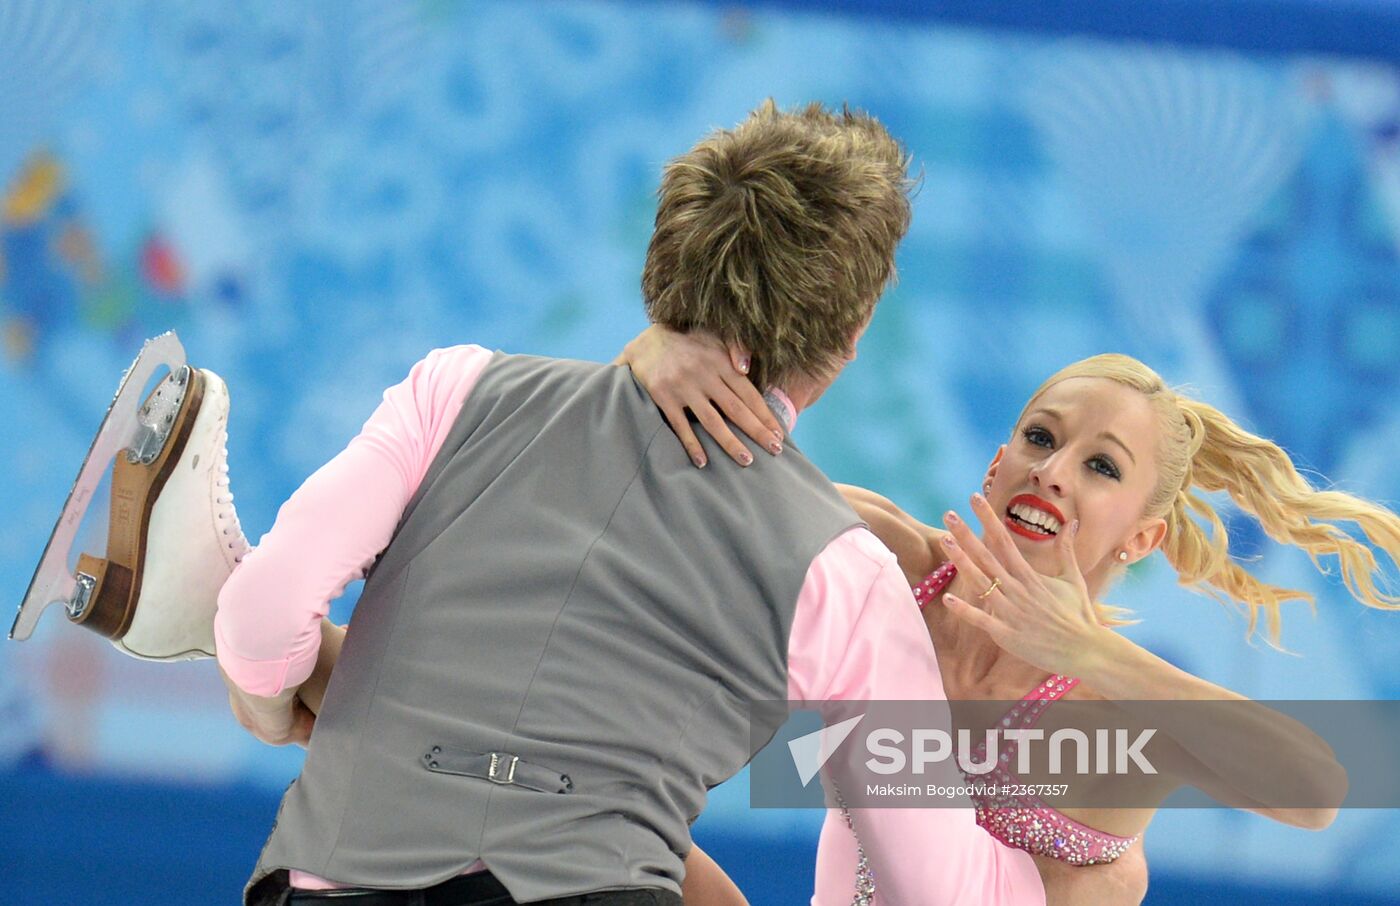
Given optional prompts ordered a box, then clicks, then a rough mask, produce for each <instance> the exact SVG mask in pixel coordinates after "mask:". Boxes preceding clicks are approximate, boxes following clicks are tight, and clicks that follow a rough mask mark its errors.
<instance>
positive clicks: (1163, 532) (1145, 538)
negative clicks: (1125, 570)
mask: <svg viewBox="0 0 1400 906" xmlns="http://www.w3.org/2000/svg"><path fill="white" fill-rule="evenodd" d="M1166 537H1167V520H1165V519H1162V518H1160V517H1158V518H1157V519H1152V520H1149V521H1147V522H1145V523H1143V524H1142V525H1141V526H1139V528H1138V530H1137V532H1135V533H1134V534H1133V536H1132V537H1131V538H1129V539H1128V540H1127V542H1126V543H1125V544H1124V545H1123V547H1122V548H1121V550H1124V551H1127V552H1128V562H1129V563H1136V562H1137V561H1139V560H1141V559H1142V558H1143V557H1146V556H1147V555H1148V554H1150V553H1152V552H1153V551H1155V550H1156V549H1157V548H1159V547H1161V546H1162V542H1163V541H1165V540H1166Z"/></svg>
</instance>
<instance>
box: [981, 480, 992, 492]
mask: <svg viewBox="0 0 1400 906" xmlns="http://www.w3.org/2000/svg"><path fill="white" fill-rule="evenodd" d="M982 493H983V494H990V493H992V483H991V482H990V481H989V482H987V483H986V484H984V485H982Z"/></svg>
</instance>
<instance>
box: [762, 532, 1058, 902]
mask: <svg viewBox="0 0 1400 906" xmlns="http://www.w3.org/2000/svg"><path fill="white" fill-rule="evenodd" d="M789 667H790V669H789V684H788V691H789V697H791V698H792V699H793V700H794V701H800V702H803V703H806V704H808V705H812V706H816V705H817V704H818V703H819V702H822V701H871V702H878V701H909V700H936V699H946V697H947V696H946V695H945V693H944V691H943V681H942V678H941V676H940V675H939V672H938V660H937V658H936V656H935V655H934V650H933V643H932V641H931V640H930V639H929V634H928V628H927V627H926V626H925V625H924V621H923V618H922V617H921V615H920V613H919V608H918V605H917V604H916V603H915V602H914V596H913V593H912V592H911V591H910V590H909V585H908V583H907V582H906V581H905V578H904V574H903V572H902V571H901V570H900V568H899V565H898V563H897V561H896V560H895V557H894V555H893V554H891V553H890V552H889V551H888V550H886V549H885V548H884V546H883V545H881V544H880V543H879V541H878V540H876V539H875V537H874V536H873V535H871V534H870V532H869V530H867V529H864V528H860V529H853V530H851V531H849V532H846V533H845V534H843V535H841V536H839V537H838V538H837V539H836V540H834V541H833V542H832V543H831V544H830V545H828V546H827V548H826V550H824V551H823V552H822V553H821V554H820V555H819V556H818V557H817V559H816V560H815V561H813V563H812V566H811V568H810V569H809V571H808V577H807V582H806V584H805V585H804V586H803V593H802V595H801V596H799V598H798V609H797V612H796V614H795V615H794V620H793V633H792V636H791V640H790V644H789ZM862 738H863V736H862V734H861V733H859V732H857V733H855V734H853V735H852V736H851V737H850V739H849V741H848V742H847V743H846V745H847V746H849V745H863V743H862V742H861V741H860V740H861V739H862ZM850 811H851V819H852V821H853V823H854V824H855V829H856V835H857V837H858V838H859V840H860V844H861V846H862V848H863V849H864V850H865V854H866V856H867V858H869V860H870V867H871V870H872V871H873V872H874V875H875V885H876V897H877V900H878V902H879V903H880V904H881V906H939V904H968V906H973V904H977V906H998V904H1001V906H1013V904H1014V906H1021V904H1027V906H1043V904H1044V903H1045V891H1044V888H1043V886H1042V885H1041V882H1040V874H1039V872H1038V871H1037V869H1036V867H1035V862H1034V860H1032V858H1031V857H1030V855H1029V854H1028V853H1026V852H1024V851H1022V850H1019V849H1014V848H1012V847H1009V846H1006V845H1004V844H1002V843H1000V842H999V841H997V840H996V839H995V838H993V837H992V836H991V835H990V834H988V833H987V832H985V831H984V830H982V829H981V828H980V827H978V826H977V822H976V818H975V815H974V813H973V811H972V809H971V808H905V809H898V808H885V809H874V808H853V809H851V810H850ZM852 883H854V878H852Z"/></svg>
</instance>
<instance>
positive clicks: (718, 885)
mask: <svg viewBox="0 0 1400 906" xmlns="http://www.w3.org/2000/svg"><path fill="white" fill-rule="evenodd" d="M681 896H682V897H683V898H684V899H685V906H749V901H748V900H746V899H744V894H743V893H742V892H740V890H739V885H737V884H735V883H734V882H733V881H732V880H731V879H730V877H729V875H727V874H725V873H724V869H723V868H720V867H719V863H718V862H716V861H715V860H714V859H711V858H710V856H709V854H708V853H706V852H705V851H704V850H703V849H701V848H700V847H699V846H691V848H690V853H689V854H688V855H687V856H686V857H685V881H684V882H683V883H682V884H681Z"/></svg>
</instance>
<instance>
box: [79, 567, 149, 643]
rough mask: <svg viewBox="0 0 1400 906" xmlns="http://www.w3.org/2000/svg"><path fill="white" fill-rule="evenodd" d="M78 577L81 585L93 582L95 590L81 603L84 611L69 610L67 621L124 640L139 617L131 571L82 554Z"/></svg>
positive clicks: (92, 587)
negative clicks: (133, 618) (132, 620)
mask: <svg viewBox="0 0 1400 906" xmlns="http://www.w3.org/2000/svg"><path fill="white" fill-rule="evenodd" d="M78 574H79V576H80V579H79V581H80V582H81V583H83V584H86V583H87V581H88V580H89V579H90V580H91V582H92V586H91V588H90V589H89V590H88V591H87V594H86V599H85V600H84V598H82V597H80V598H79V599H78V602H77V603H78V605H80V607H81V609H78V607H70V609H69V611H68V619H69V620H71V621H72V622H74V623H77V624H78V625H79V626H82V627H84V628H86V629H91V630H92V631H93V632H96V633H97V634H99V635H102V636H105V637H107V638H109V639H117V638H121V637H122V636H123V635H125V634H126V631H127V630H128V629H129V628H131V619H132V617H134V616H135V615H136V608H135V603H136V595H135V594H134V591H135V590H134V589H133V588H132V582H131V579H132V573H131V570H130V569H127V568H126V567H125V566H122V565H121V564H120V563H114V562H112V561H111V560H103V559H100V558H98V557H94V556H92V555H90V554H79V555H78Z"/></svg>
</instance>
